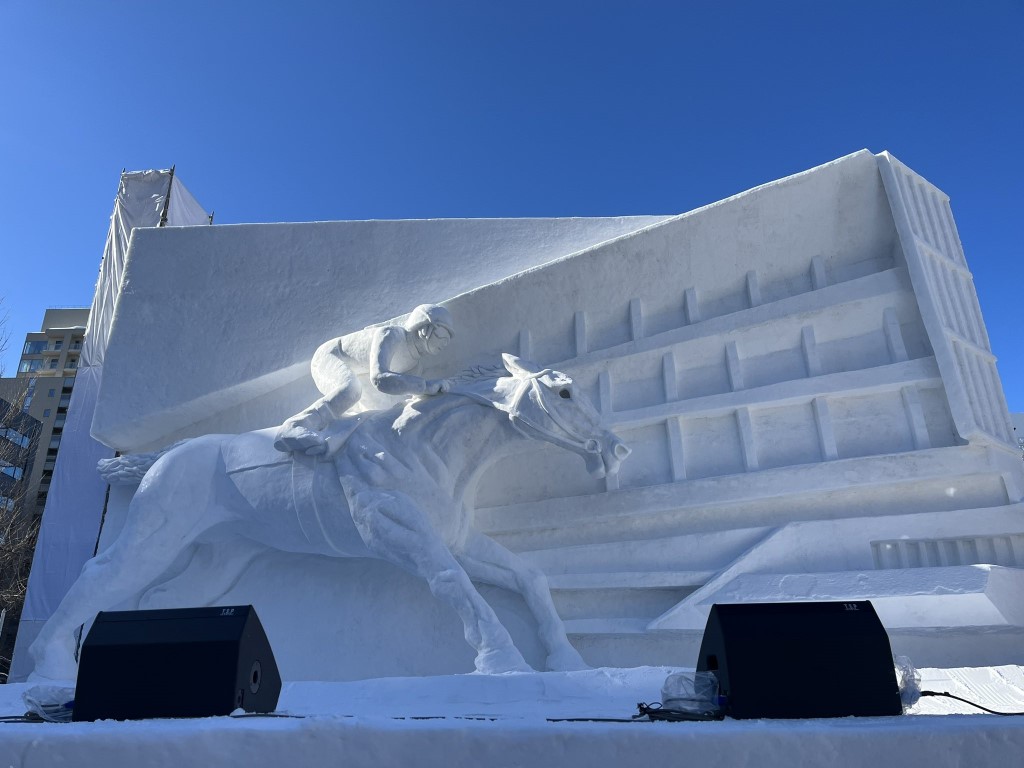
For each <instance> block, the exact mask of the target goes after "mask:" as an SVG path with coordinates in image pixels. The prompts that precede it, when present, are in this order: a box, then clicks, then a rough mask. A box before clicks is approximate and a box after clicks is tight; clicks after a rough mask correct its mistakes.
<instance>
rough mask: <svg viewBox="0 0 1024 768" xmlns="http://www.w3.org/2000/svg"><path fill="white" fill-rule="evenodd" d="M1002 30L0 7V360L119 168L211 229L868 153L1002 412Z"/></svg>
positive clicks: (676, 205)
mask: <svg viewBox="0 0 1024 768" xmlns="http://www.w3.org/2000/svg"><path fill="white" fill-rule="evenodd" d="M1022 40H1024V2H1021V0H1004V1H1003V2H996V1H993V2H988V1H987V0H981V1H980V2H975V3H972V4H970V5H968V4H965V3H951V2H947V3H942V2H936V1H935V0H932V1H931V2H898V1H897V0H888V1H887V2H877V1H873V0H864V1H862V2H846V1H845V0H830V1H826V0H816V1H814V2H812V1H810V0H806V1H796V0H793V1H787V0H780V1H779V2H754V1H753V0H751V1H750V2H728V1H724V2H684V1H682V0H680V1H678V2H644V1H643V0H631V1H630V2H601V1H599V0H597V1H595V0H590V2H558V0H548V1H547V2H540V1H535V0H516V1H515V2H487V1H481V0H477V1H476V2H470V1H469V0H466V1H465V2H461V1H460V2H455V1H449V0H436V1H430V0H406V1H405V2H388V0H367V1H366V2H340V1H339V2H322V3H317V2H303V1H302V0H295V1H293V2H289V3H287V4H285V3H271V2H259V1H254V0H250V1H248V2H227V1H226V0H222V1H220V2H192V1H191V0H176V2H174V3H126V2H107V1H105V0H92V1H91V2H88V3H81V2H72V1H71V0H64V1H62V2H44V1H42V0H31V1H29V0H0V110H2V114H0V174H2V183H0V296H3V297H4V298H5V301H4V306H5V307H6V309H7V312H8V313H9V320H8V329H9V331H10V332H11V334H12V343H11V345H10V349H9V350H8V352H7V354H6V355H5V356H4V358H3V363H4V365H5V367H6V369H7V372H8V375H10V374H11V373H12V372H13V370H14V368H15V366H16V363H17V353H18V352H19V351H20V347H21V339H22V338H23V335H24V333H26V332H28V331H31V330H37V329H38V326H39V323H40V321H41V320H42V315H43V311H44V310H45V309H46V307H48V306H71V305H87V304H88V303H89V302H90V301H91V298H92V290H93V284H94V282H95V278H96V274H97V268H98V264H99V258H100V255H101V252H102V248H103V241H104V238H105V236H106V230H107V225H108V217H109V215H110V211H111V207H112V201H113V196H114V193H115V191H116V187H117V181H118V175H119V173H120V171H121V169H122V168H128V169H132V170H135V169H143V168H164V167H168V166H170V165H171V164H172V163H174V164H177V170H178V174H179V177H180V178H181V179H182V180H183V181H184V183H185V185H186V186H187V187H188V188H189V189H190V190H191V192H192V193H193V194H194V195H195V196H196V198H197V199H198V200H199V201H200V203H202V204H203V205H204V207H206V208H207V209H208V210H210V209H213V210H215V211H216V221H217V222H218V223H237V222H262V221H311V220H324V219H366V218H423V217H445V216H453V217H477V216H496V217H506V216H509V217H511V216H604V215H619V214H648V213H649V214H655V213H658V214H660V213H681V212H683V211H687V210H691V209H693V208H696V207H698V206H701V205H704V204H706V203H710V202H713V201H715V200H718V199H721V198H723V197H727V196H729V195H732V194H735V193H737V192H740V191H742V190H745V189H748V188H750V187H753V186H756V185H758V184H762V183H765V182H768V181H772V180H774V179H777V178H780V177H783V176H786V175H789V174H791V173H795V172H798V171H802V170H805V169H807V168H811V167H813V166H815V165H819V164H821V163H824V162H827V161H829V160H832V159H835V158H837V157H840V156H842V155H846V154H849V153H850V152H853V151H856V150H858V149H862V148H868V149H870V150H872V151H875V152H878V151H881V150H884V149H888V150H890V151H891V152H893V154H895V155H896V156H897V157H898V158H900V159H901V160H902V161H903V162H905V163H906V164H907V165H909V166H910V167H911V168H913V169H914V170H916V171H918V172H919V173H921V174H922V175H923V176H925V177H926V178H928V179H929V180H930V181H932V182H933V183H935V184H936V185H938V186H939V187H940V188H941V189H943V190H944V191H945V192H946V193H947V194H948V195H949V196H950V198H951V202H952V206H953V211H954V215H955V216H956V220H957V224H958V227H959V230H960V237H961V240H962V241H963V243H964V247H965V251H966V253H967V257H968V261H969V264H970V266H971V269H972V271H973V273H974V276H975V282H976V286H977V289H978V293H979V296H980V299H981V305H982V310H983V313H984V315H985V319H986V322H987V325H988V330H989V334H990V337H991V341H992V345H993V349H994V351H995V353H996V355H997V356H998V358H999V369H1000V372H1001V374H1002V378H1003V384H1004V388H1005V390H1006V393H1007V398H1008V401H1009V404H1010V408H1011V410H1015V411H1024V359H1022V357H1024V356H1022V355H1021V354H1020V350H1021V344H1020V342H1019V341H1018V333H1017V326H1018V324H1019V322H1020V305H1021V298H1022V295H1024V265H1022V246H1021V242H1022V239H1021V236H1020V229H1021V226H1020V223H1021V221H1022V210H1024V147H1022V141H1021V137H1022V136H1024V44H1022ZM41 266H42V267H43V269H42V270H41V269H40V267H41Z"/></svg>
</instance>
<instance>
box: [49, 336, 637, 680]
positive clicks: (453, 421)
mask: <svg viewBox="0 0 1024 768" xmlns="http://www.w3.org/2000/svg"><path fill="white" fill-rule="evenodd" d="M503 358H504V362H505V368H506V369H507V372H508V374H509V375H507V376H500V377H496V376H488V377H481V378H477V379H475V380H469V381H462V382H458V383H457V385H456V386H455V388H454V389H453V391H452V392H451V393H449V394H448V395H442V396H438V397H428V398H420V399H416V400H412V401H409V402H406V403H404V404H401V405H397V406H395V407H394V408H391V409H389V410H386V411H370V412H366V413H361V414H358V415H355V416H350V417H345V418H342V419H340V420H339V421H338V422H337V423H335V424H334V425H333V426H332V427H331V430H330V436H329V438H328V446H329V450H328V453H327V454H326V455H325V456H319V457H308V456H303V455H287V454H282V453H280V452H279V451H277V450H275V449H274V447H273V440H274V433H275V430H274V429H269V430H260V431H257V432H249V433H246V434H242V435H207V436H204V437H199V438H195V439H192V440H188V441H185V442H183V443H180V444H178V445H175V446H172V447H171V448H170V449H169V450H167V451H166V452H164V453H162V454H156V455H155V461H154V460H153V459H154V457H152V456H151V457H150V458H149V459H148V460H146V461H143V462H142V463H141V466H137V467H136V470H135V471H136V481H137V477H138V474H139V473H141V472H143V471H144V476H143V477H142V482H141V484H140V485H139V488H138V490H137V491H136V493H135V495H134V497H133V499H132V501H131V505H130V507H129V510H128V518H127V521H126V522H125V525H124V528H123V530H122V531H121V533H120V534H119V535H118V537H117V539H116V540H115V542H114V543H113V544H112V545H111V546H110V547H109V548H108V549H107V550H105V551H104V552H102V553H101V554H100V555H98V556H97V557H95V558H93V559H92V560H90V561H89V562H88V563H87V564H86V565H85V567H84V568H83V569H82V574H81V576H80V577H79V578H78V580H77V581H76V582H75V584H74V585H73V586H72V587H71V589H70V590H69V591H68V594H67V595H66V596H65V598H64V600H63V601H62V602H61V604H60V606H59V607H58V609H57V610H56V612H55V613H54V614H53V616H52V617H51V618H50V620H49V621H48V622H47V624H46V625H45V626H44V627H43V630H42V631H41V632H40V634H39V637H38V638H37V639H36V641H35V643H34V644H33V645H32V649H31V652H32V655H33V657H34V658H35V661H36V664H35V672H34V675H35V677H38V678H49V679H72V678H74V677H75V675H76V667H75V660H74V649H75V638H74V634H75V630H76V629H77V627H78V626H79V625H81V624H83V623H86V622H88V621H90V620H92V618H93V617H94V616H95V615H96V613H97V612H98V611H101V610H109V609H111V608H113V607H114V606H116V605H120V604H123V603H125V602H127V601H134V602H135V604H136V605H137V604H138V600H139V599H140V598H141V597H142V595H143V594H145V592H146V591H147V589H148V588H149V587H150V586H152V585H153V584H154V583H156V582H157V581H158V580H161V577H163V579H164V580H166V578H168V577H169V576H173V574H169V571H170V569H171V568H172V565H173V564H174V563H175V562H176V561H178V559H179V556H180V555H182V553H184V552H185V551H186V550H187V549H188V548H190V547H195V546H197V545H199V544H201V543H204V542H208V541H216V540H224V537H226V536H227V537H231V536H238V537H247V538H249V539H251V540H253V541H255V542H257V543H258V544H261V545H263V546H266V547H270V548H273V549H278V550H283V551H287V552H298V553H310V554H320V555H329V556H334V557H376V558H381V559H384V560H387V561H389V562H391V563H393V564H395V565H397V566H399V567H401V568H403V569H405V570H406V571H409V572H410V573H413V574H415V575H417V576H419V577H420V578H422V579H424V580H425V581H426V582H427V584H428V585H429V587H430V590H431V592H432V593H433V594H434V595H435V596H436V597H438V598H439V599H441V600H443V601H445V602H447V603H448V604H449V605H451V606H452V607H453V608H454V609H455V611H456V612H457V613H458V615H459V617H460V618H461V619H462V622H463V625H464V628H465V636H466V640H467V642H469V644H470V645H472V646H473V648H474V649H475V650H476V660H475V665H476V669H477V670H478V671H480V672H486V673H495V672H507V671H513V670H529V669H530V667H529V666H528V665H527V664H526V661H525V660H524V659H523V657H522V655H521V654H520V653H519V651H518V650H517V649H516V647H515V645H514V644H513V642H512V639H511V638H510V637H509V634H508V632H507V631H506V629H505V627H503V626H502V624H501V622H500V621H499V620H498V618H497V616H496V615H495V614H494V611H493V610H492V609H491V607H490V606H489V605H488V604H487V603H486V602H485V601H484V599H483V598H482V597H481V596H480V594H479V593H478V592H477V591H476V589H475V588H474V586H473V584H472V582H471V579H477V580H478V581H481V582H485V583H489V584H495V585H498V586H501V587H505V588H507V589H512V590H515V591H517V592H519V593H520V594H522V596H523V598H524V599H525V602H526V604H527V606H528V607H529V609H530V611H531V612H532V613H533V614H534V616H535V618H536V620H537V623H538V627H539V634H540V640H541V642H542V643H543V645H544V648H545V651H546V652H547V654H548V655H547V659H546V662H547V667H548V668H549V669H555V670H567V669H579V668H581V667H584V666H585V665H584V663H583V660H582V659H581V658H580V656H579V654H578V653H577V652H576V650H575V649H574V648H573V647H572V645H570V644H569V641H568V640H567V639H566V636H565V628H564V626H563V624H562V621H561V619H560V618H559V617H558V614H557V613H556V612H555V608H554V605H553V604H552V601H551V594H550V591H549V589H548V586H547V580H546V579H545V577H544V575H543V574H542V573H540V572H539V571H537V570H536V569H535V568H532V567H530V566H528V565H527V564H526V563H525V562H523V561H522V560H521V559H520V558H519V557H517V556H516V555H514V554H513V553H511V552H509V551H508V550H507V549H505V548H504V547H502V546H501V545H499V544H498V543H496V542H494V541H492V540H491V539H489V538H488V537H486V536H484V535H482V534H480V533H478V532H476V531H474V530H472V529H471V527H470V523H471V513H470V506H469V505H470V504H471V503H472V501H473V496H474V493H475V486H476V482H477V480H478V478H479V477H480V474H481V473H482V471H483V469H484V468H485V467H486V466H487V465H488V464H489V463H490V461H492V460H493V459H495V458H498V457H499V456H501V455H502V454H503V453H504V452H506V451H507V450H508V449H509V448H511V447H512V446H513V445H514V444H515V443H517V442H518V441H521V440H526V439H535V440H543V441H546V442H548V443H551V444H553V445H556V446H558V447H560V448H564V449H566V450H569V451H573V452H575V453H577V454H579V455H581V456H582V457H583V458H584V459H585V462H586V465H587V469H588V471H590V473H591V474H593V475H595V476H597V477H603V476H604V475H605V474H610V473H614V472H616V471H617V470H618V467H619V464H620V462H621V461H622V460H623V459H624V458H625V457H626V456H627V455H628V454H629V449H628V448H627V447H626V446H625V445H624V444H623V443H622V441H621V440H619V438H618V437H616V436H615V435H614V434H612V433H611V432H610V431H608V430H605V429H603V428H602V427H601V426H600V423H599V417H598V415H597V413H596V411H595V410H594V408H593V407H592V406H591V405H590V404H589V403H588V402H587V401H586V399H585V397H583V396H582V395H581V394H580V393H578V392H577V391H576V390H575V386H574V384H573V381H572V379H571V378H569V377H568V376H566V375H565V374H564V373H559V372H557V371H553V370H550V369H543V370H541V369H539V368H538V367H537V366H536V365H534V364H531V363H528V362H526V361H523V360H520V359H518V358H516V357H513V356H512V355H503ZM502 373H504V371H502ZM132 459H133V457H120V458H118V459H112V460H110V461H109V462H105V464H106V466H105V467H102V468H101V471H104V474H105V475H106V476H107V477H108V479H110V481H111V482H116V481H117V477H118V476H122V477H123V476H124V475H125V474H127V475H131V472H132V470H131V466H132V464H133V461H132ZM218 596H219V595H213V596H209V595H207V596H204V597H205V599H206V601H207V602H208V603H212V602H213V601H214V600H216V598H217V597H218Z"/></svg>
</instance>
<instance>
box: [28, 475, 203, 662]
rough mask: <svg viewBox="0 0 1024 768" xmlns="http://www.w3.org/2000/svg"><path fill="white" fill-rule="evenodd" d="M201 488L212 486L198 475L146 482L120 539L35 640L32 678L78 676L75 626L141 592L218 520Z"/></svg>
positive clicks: (88, 571)
mask: <svg viewBox="0 0 1024 768" xmlns="http://www.w3.org/2000/svg"><path fill="white" fill-rule="evenodd" d="M160 480H161V481H162V480H164V477H161V478H160ZM168 485H169V486H170V487H167V486H168ZM200 489H202V491H206V492H208V491H209V485H208V484H206V483H204V482H203V481H202V479H201V478H198V477H195V476H193V477H192V478H189V480H188V481H177V480H171V481H170V482H169V483H165V482H160V481H157V482H153V483H148V482H146V481H144V482H143V485H142V486H141V487H140V489H139V491H138V492H137V493H136V494H135V497H134V498H133V499H132V502H131V507H130V508H129V513H128V519H127V522H126V523H125V527H124V528H123V529H122V531H121V533H120V535H119V536H118V537H117V539H116V541H115V542H114V543H113V544H112V545H111V546H110V547H109V548H108V549H107V550H105V551H104V552H102V553H100V554H99V555H98V556H96V557H94V558H93V559H92V560H90V561H89V562H88V563H86V564H85V567H84V568H83V569H82V574H81V575H80V576H79V577H78V580H77V581H76V582H75V583H74V584H73V585H72V586H71V589H69V590H68V593H67V594H66V595H65V596H64V599H63V600H62V601H61V603H60V605H59V606H58V608H57V610H56V611H55V612H54V614H53V615H52V616H51V617H50V619H49V621H47V623H46V624H45V625H44V626H43V629H42V631H41V632H40V633H39V636H38V637H37V638H36V640H35V642H34V643H33V644H32V648H31V654H32V656H33V658H34V659H35V662H36V663H35V671H34V673H33V677H35V678H49V679H52V680H69V679H74V678H75V676H76V674H77V666H76V664H75V659H74V652H75V630H76V629H77V628H78V627H79V626H80V625H82V624H85V623H86V622H88V621H91V620H92V619H93V618H94V617H95V616H96V613H97V612H99V611H104V610H109V609H111V608H112V607H114V606H116V605H118V604H119V603H122V602H124V601H126V600H129V599H132V598H138V597H139V596H141V595H142V593H143V591H144V590H145V589H146V588H147V587H148V586H149V585H150V584H151V583H152V582H153V581H154V580H156V579H157V578H158V577H159V576H161V575H162V574H163V573H164V572H165V571H167V569H169V568H170V567H171V566H172V565H173V563H174V561H175V560H176V559H177V557H178V555H179V553H181V551H182V550H183V549H184V548H185V547H187V546H189V545H190V544H191V543H192V542H193V541H194V540H195V538H196V536H198V535H199V534H200V533H201V532H202V531H204V530H206V529H207V528H208V527H209V525H210V524H211V523H212V522H215V521H212V520H211V519H210V518H212V517H215V516H214V515H211V514H209V512H210V510H209V509H208V507H207V506H206V504H204V503H202V502H203V501H204V500H203V499H199V498H193V497H194V496H196V495H197V494H198V493H201V492H202V491H201V490H200Z"/></svg>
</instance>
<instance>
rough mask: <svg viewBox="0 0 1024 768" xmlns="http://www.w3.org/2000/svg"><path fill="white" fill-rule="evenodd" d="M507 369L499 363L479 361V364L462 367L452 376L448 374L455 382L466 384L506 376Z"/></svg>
mask: <svg viewBox="0 0 1024 768" xmlns="http://www.w3.org/2000/svg"><path fill="white" fill-rule="evenodd" d="M508 375H509V374H508V371H507V370H506V369H505V366H504V365H503V364H502V363H500V362H497V363H481V364H479V365H471V366H470V367H468V368H464V369H463V370H462V371H460V372H459V373H457V374H455V375H454V376H449V377H448V378H449V380H451V381H453V382H455V383H457V384H468V383H470V382H475V381H483V380H485V379H490V380H494V379H500V378H502V377H503V376H508Z"/></svg>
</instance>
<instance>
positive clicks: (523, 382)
mask: <svg viewBox="0 0 1024 768" xmlns="http://www.w3.org/2000/svg"><path fill="white" fill-rule="evenodd" d="M553 373H554V371H553V370H551V369H550V368H545V369H544V370H543V371H538V372H537V373H529V374H527V375H526V376H525V377H524V378H522V379H520V382H519V385H518V386H517V388H516V391H515V393H514V394H513V395H512V402H511V405H510V408H509V411H508V418H509V422H510V423H511V424H512V426H513V427H514V428H515V430H516V431H517V432H518V433H519V434H521V435H522V436H523V437H529V438H534V439H535V438H539V439H541V440H544V441H545V442H548V443H552V444H553V445H557V446H558V447H560V448H566V449H568V450H570V451H574V452H583V453H594V454H600V453H601V443H600V441H598V440H595V439H594V438H592V437H587V436H586V435H582V434H580V433H579V432H577V431H576V430H575V429H573V428H572V427H571V426H569V425H568V424H566V423H565V421H564V420H563V419H562V418H561V417H560V416H559V415H558V413H557V411H552V410H549V409H548V408H546V407H545V406H544V398H543V396H541V397H540V398H539V403H540V408H541V410H542V411H544V413H545V414H546V415H547V417H548V418H549V419H550V420H551V422H552V423H553V424H554V425H555V426H556V427H558V429H559V430H561V432H562V434H558V433H557V432H552V431H551V430H549V429H546V428H545V427H543V426H541V425H540V424H536V423H534V422H533V421H531V420H530V419H528V418H526V417H525V416H524V415H523V413H522V410H521V409H520V407H519V406H520V404H521V403H522V401H523V398H524V397H526V393H527V392H528V391H529V390H530V389H531V388H534V387H539V386H541V385H540V382H539V379H540V378H541V377H542V376H547V375H549V374H553ZM531 433H532V434H531Z"/></svg>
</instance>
